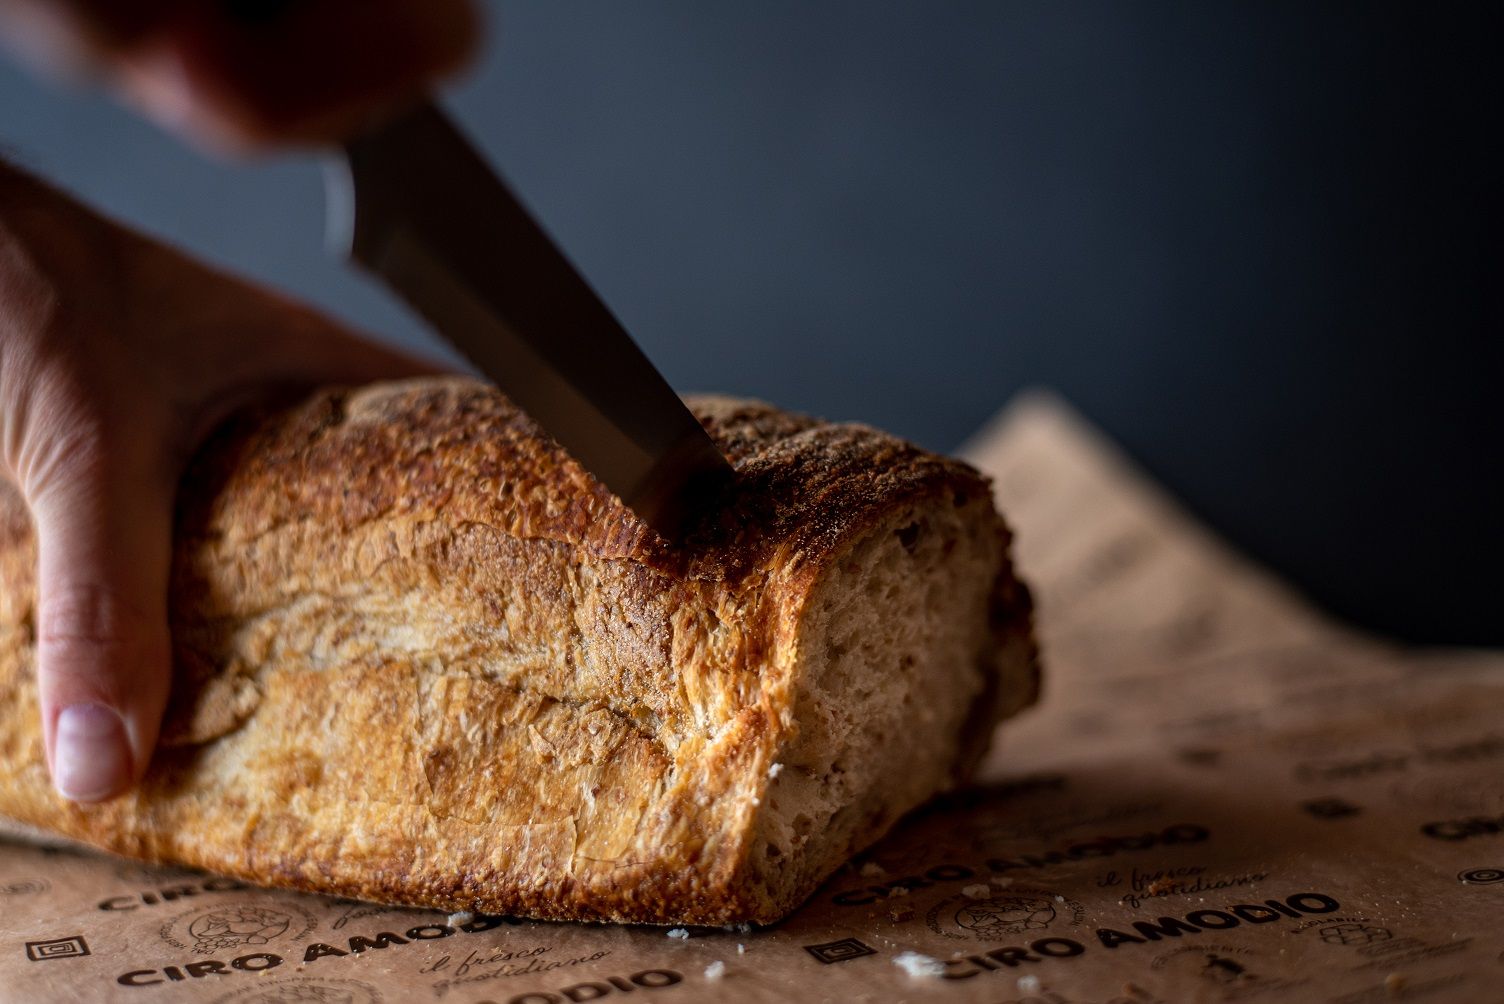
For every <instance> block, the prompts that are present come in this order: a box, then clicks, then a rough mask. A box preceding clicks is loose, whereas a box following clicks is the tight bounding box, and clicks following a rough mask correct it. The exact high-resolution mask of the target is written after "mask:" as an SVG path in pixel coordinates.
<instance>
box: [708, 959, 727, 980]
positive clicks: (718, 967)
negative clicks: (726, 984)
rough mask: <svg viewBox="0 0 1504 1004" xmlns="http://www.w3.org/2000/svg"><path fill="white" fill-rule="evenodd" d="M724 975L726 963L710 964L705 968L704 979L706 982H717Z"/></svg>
mask: <svg viewBox="0 0 1504 1004" xmlns="http://www.w3.org/2000/svg"><path fill="white" fill-rule="evenodd" d="M725 975H726V963H724V962H719V961H717V962H712V963H711V964H710V965H708V966H706V967H705V978H706V979H707V980H712V981H713V980H718V979H720V978H721V977H722V976H725Z"/></svg>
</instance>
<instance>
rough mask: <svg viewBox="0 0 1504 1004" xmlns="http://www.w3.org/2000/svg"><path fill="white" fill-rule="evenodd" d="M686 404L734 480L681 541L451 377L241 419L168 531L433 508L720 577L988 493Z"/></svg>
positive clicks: (868, 450)
mask: <svg viewBox="0 0 1504 1004" xmlns="http://www.w3.org/2000/svg"><path fill="white" fill-rule="evenodd" d="M690 404H691V407H692V410H693V411H694V412H695V414H696V416H697V417H698V418H699V419H700V421H701V423H702V424H703V425H704V426H705V427H706V429H707V430H708V431H709V432H710V434H711V436H712V438H713V439H715V441H716V442H717V443H718V444H719V445H720V447H721V449H722V450H723V452H725V454H726V455H727V458H728V459H729V460H730V461H731V463H732V465H733V466H734V467H735V469H736V480H735V483H734V484H732V485H731V486H730V487H729V489H728V490H727V491H726V492H725V493H724V494H723V495H722V496H721V497H720V498H717V499H711V500H707V504H706V506H705V507H704V512H705V513H706V514H707V515H705V516H704V517H703V518H701V519H700V520H699V521H698V522H694V521H692V522H691V523H690V525H689V527H688V532H687V534H686V537H685V540H684V542H683V546H682V547H677V548H676V547H671V546H669V545H668V544H667V543H666V542H665V541H664V540H663V539H662V538H661V537H659V536H658V535H657V534H656V533H654V532H653V531H652V530H651V529H650V528H648V527H647V526H646V524H644V523H643V522H642V521H640V520H638V519H637V518H636V517H635V516H634V515H633V514H632V513H631V512H630V511H629V510H627V509H626V508H625V507H624V506H623V505H622V503H621V502H620V501H619V500H618V499H617V498H616V497H615V496H614V495H612V494H611V493H610V491H609V490H607V489H606V488H605V487H604V486H603V485H602V484H600V483H599V482H598V481H596V480H595V479H594V478H592V477H590V476H589V475H588V474H586V472H585V471H584V469H583V468H582V467H581V466H580V465H579V463H578V462H576V461H575V460H574V459H573V458H572V457H570V456H569V455H568V454H567V453H566V452H565V451H564V450H563V449H562V448H561V447H560V446H558V445H557V444H556V443H555V442H554V441H553V440H552V439H551V438H550V437H548V436H546V435H542V434H540V432H539V430H538V427H537V425H536V424H535V423H534V422H533V421H532V419H530V418H529V417H528V416H527V415H526V414H525V413H523V412H522V411H521V410H520V409H518V408H517V407H516V406H514V405H513V404H512V403H511V402H510V400H508V399H507V398H506V397H505V396H503V395H501V394H500V393H497V392H496V391H494V390H492V389H489V388H485V387H484V386H483V385H481V384H479V383H477V382H476V381H473V380H470V379H467V378H463V377H452V378H444V379H433V378H427V379H422V380H417V381H409V382H404V383H395V384H382V385H378V386H377V387H375V388H371V389H368V390H361V389H356V390H341V389H332V390H329V391H327V392H324V393H322V394H319V395H317V396H316V397H314V398H313V399H312V400H310V401H309V402H308V403H306V404H304V405H302V406H300V407H297V408H294V409H292V410H290V411H286V412H282V413H279V414H275V415H273V416H272V417H271V418H270V420H268V417H267V415H265V414H247V415H243V416H241V417H240V418H239V419H238V420H237V421H235V422H232V423H231V424H230V426H228V427H227V428H226V429H224V430H222V432H221V433H220V435H219V436H218V437H217V442H215V443H213V444H211V445H210V446H209V447H207V448H205V449H204V450H201V451H200V453H199V455H198V460H197V462H196V464H195V469H194V470H193V471H191V472H190V473H189V475H188V476H187V477H186V478H185V479H184V482H185V484H186V485H188V486H189V488H188V490H187V491H186V492H185V495H184V497H183V499H182V506H181V512H180V526H179V531H178V532H179V539H180V540H181V539H182V536H183V534H184V533H186V534H187V535H189V536H196V535H209V536H217V537H223V538H224V539H225V540H226V542H229V541H233V540H237V539H245V540H249V539H253V538H255V537H257V536H259V535H261V534H263V533H264V532H265V531H266V530H267V529H268V528H270V527H273V526H276V525H278V524H280V523H283V522H286V521H289V520H314V521H317V522H319V523H320V524H321V525H324V526H327V527H329V528H330V531H331V532H341V531H345V530H349V529H352V528H354V527H356V526H359V525H360V524H362V523H366V522H368V521H370V520H372V519H374V518H377V517H383V518H385V517H393V516H407V517H412V516H418V515H421V514H423V513H425V512H430V513H431V512H437V511H439V510H441V509H442V510H444V512H445V516H446V518H447V519H448V520H449V521H450V522H462V521H473V522H477V523H482V524H484V525H487V526H490V527H494V528H496V529H498V530H500V531H502V532H504V533H506V534H508V535H509V536H513V537H517V538H522V539H540V538H541V539H548V540H554V541H558V542H560V543H564V544H568V545H570V546H572V547H576V548H582V549H584V550H586V551H587V552H589V553H591V554H593V555H594V556H596V557H600V558H607V559H627V560H630V561H633V562H637V563H640V564H643V565H646V566H649V567H651V568H653V569H655V570H658V571H661V572H664V573H666V574H669V575H672V576H674V577H679V578H697V579H712V580H723V579H733V578H736V577H738V576H739V575H742V574H745V573H746V572H748V571H749V570H751V569H752V568H755V567H757V566H759V565H765V564H766V563H767V562H768V561H769V560H770V559H771V558H772V557H773V552H774V551H780V552H783V553H785V554H789V555H792V556H794V557H796V558H797V559H798V560H800V561H801V562H803V561H807V560H810V559H814V558H818V557H819V556H820V555H821V554H823V553H824V552H825V551H826V549H827V548H828V547H829V546H831V545H832V544H834V543H835V542H836V541H837V540H838V539H840V538H841V537H842V534H843V533H844V532H847V531H849V530H850V529H851V528H852V524H853V523H855V522H860V521H861V520H862V518H863V516H864V514H871V513H875V512H878V511H882V510H883V509H884V508H885V507H887V506H890V505H892V504H893V503H894V502H896V501H898V500H900V499H901V498H903V497H905V496H907V495H911V494H915V493H918V492H921V491H924V490H926V489H927V488H928V489H930V490H934V489H935V488H936V487H937V486H938V485H941V484H948V485H950V486H952V487H953V489H954V490H955V491H956V492H958V493H962V494H965V493H968V492H987V491H988V485H987V482H986V480H985V479H984V478H983V477H982V476H981V475H980V474H978V473H977V472H976V471H975V470H974V469H972V468H971V467H969V466H967V465H966V464H963V463H961V462H960V461H956V460H951V459H948V458H945V457H940V456H937V455H935V454H932V453H927V452H925V451H923V450H921V449H919V448H918V447H915V446H913V445H911V444H909V443H906V442H904V441H902V440H900V439H897V438H895V437H893V436H890V435H888V434H886V433H883V432H879V431H878V430H876V429H873V428H870V427H868V426H863V425H855V424H845V425H831V424H827V423H823V422H820V421H818V420H816V419H812V418H807V417H804V416H800V415H792V414H789V413H787V412H783V411H780V410H778V409H776V408H774V407H772V406H770V405H765V404H761V403H757V402H749V401H744V400H735V399H730V398H721V397H696V398H693V399H691V401H690ZM247 496H250V497H254V498H255V499H256V503H255V505H254V506H253V507H247V506H246V505H245V504H244V502H243V500H244V499H245V498H246V497H247ZM226 499H235V500H237V503H236V505H235V514H236V515H235V518H234V520H233V521H230V520H226V519H225V518H223V514H222V509H223V505H224V502H223V500H226Z"/></svg>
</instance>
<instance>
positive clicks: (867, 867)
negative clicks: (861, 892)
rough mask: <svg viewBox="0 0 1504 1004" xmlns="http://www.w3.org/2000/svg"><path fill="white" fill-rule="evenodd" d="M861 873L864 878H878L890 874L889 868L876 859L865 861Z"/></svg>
mask: <svg viewBox="0 0 1504 1004" xmlns="http://www.w3.org/2000/svg"><path fill="white" fill-rule="evenodd" d="M860 874H861V876H862V878H877V877H878V876H880V875H886V874H888V869H886V868H884V867H883V866H882V865H880V864H878V863H877V862H876V861H863V862H862V869H861V872H860Z"/></svg>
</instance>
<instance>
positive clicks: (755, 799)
mask: <svg viewBox="0 0 1504 1004" xmlns="http://www.w3.org/2000/svg"><path fill="white" fill-rule="evenodd" d="M752 804H753V805H761V804H762V799H760V798H758V797H757V796H756V795H753V796H752Z"/></svg>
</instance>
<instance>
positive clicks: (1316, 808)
mask: <svg viewBox="0 0 1504 1004" xmlns="http://www.w3.org/2000/svg"><path fill="white" fill-rule="evenodd" d="M1300 807H1301V808H1302V809H1304V810H1306V811H1307V812H1309V813H1310V814H1311V815H1313V816H1315V817H1316V818H1317V819H1346V818H1347V817H1349V816H1356V815H1357V814H1358V813H1360V812H1362V811H1363V809H1362V807H1360V806H1357V805H1354V804H1353V803H1351V802H1349V801H1348V800H1347V799H1345V798H1337V797H1335V796H1332V797H1328V798H1313V799H1311V800H1310V801H1308V802H1301V803H1300Z"/></svg>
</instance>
